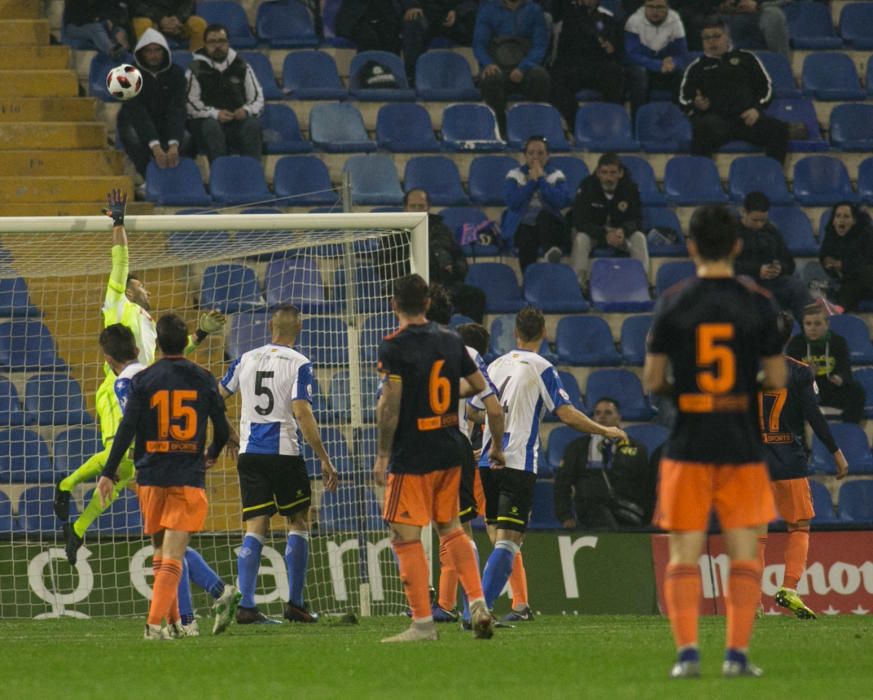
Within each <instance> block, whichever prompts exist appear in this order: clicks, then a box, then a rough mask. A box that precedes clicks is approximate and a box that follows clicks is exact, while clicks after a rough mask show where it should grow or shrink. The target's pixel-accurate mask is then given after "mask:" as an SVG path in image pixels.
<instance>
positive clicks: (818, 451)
mask: <svg viewBox="0 0 873 700" xmlns="http://www.w3.org/2000/svg"><path fill="white" fill-rule="evenodd" d="M830 429H831V432H832V433H833V435H834V440H836V441H837V446H838V447H839V448H840V449H841V450H842V451H843V455H844V456H845V458H846V461H847V462H848V463H849V470H850V472H851V473H852V474H873V455H871V454H870V443H869V442H868V440H867V434H866V433H865V432H864V429H863V428H861V426H859V425H857V424H856V423H830ZM811 469H812V471H814V472H818V473H820V474H836V473H837V469H836V466H835V465H834V459H833V457H832V456H831V454H830V453H829V452H828V450H827V448H826V447H825V446H824V445H823V444H822V442H821V441H820V440H819V439H818V437H816V436H815V435H813V438H812V463H811Z"/></svg>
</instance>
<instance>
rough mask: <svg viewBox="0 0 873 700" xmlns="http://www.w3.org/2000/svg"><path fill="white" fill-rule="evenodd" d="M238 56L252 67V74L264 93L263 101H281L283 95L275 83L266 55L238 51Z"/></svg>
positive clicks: (271, 67)
mask: <svg viewBox="0 0 873 700" xmlns="http://www.w3.org/2000/svg"><path fill="white" fill-rule="evenodd" d="M240 56H242V57H243V58H244V59H245V62H246V63H248V64H249V65H250V66H251V67H252V72H253V73H254V74H255V77H256V78H257V79H258V83H260V85H261V89H262V90H263V91H264V99H265V100H282V99H284V98H285V93H284V92H282V90H281V89H280V88H279V84H278V83H277V82H276V75H275V74H274V73H273V64H272V63H270V58H269V57H268V56H267V55H266V54H263V53H259V52H258V51H240Z"/></svg>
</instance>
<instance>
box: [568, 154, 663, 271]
mask: <svg viewBox="0 0 873 700" xmlns="http://www.w3.org/2000/svg"><path fill="white" fill-rule="evenodd" d="M642 227H643V215H642V206H641V204H640V191H639V189H638V188H637V186H636V184H635V183H634V181H633V180H631V178H630V175H629V174H628V173H627V172H626V171H625V169H624V167H623V166H622V164H621V159H620V158H619V157H618V156H617V155H616V154H615V153H604V154H603V155H602V156H600V158H599V160H598V161H597V169H596V170H595V171H594V174H593V175H589V176H588V177H586V178H585V179H584V180H582V184H581V185H579V190H578V191H577V192H576V199H575V200H574V202H573V214H572V229H573V267H574V268H575V269H576V274H577V275H578V276H579V284H581V285H582V286H583V287H584V286H587V284H588V269H589V267H590V265H591V263H590V260H589V258H590V256H591V250H592V249H593V248H604V247H606V248H608V249H609V254H610V255H611V256H613V257H627V256H630V257H632V258H636V259H637V260H639V261H640V262H641V263H642V264H643V267H644V268H645V269H646V270H648V269H649V249H648V247H647V245H646V237H645V235H644V234H643V232H642V231H641V230H640V229H642Z"/></svg>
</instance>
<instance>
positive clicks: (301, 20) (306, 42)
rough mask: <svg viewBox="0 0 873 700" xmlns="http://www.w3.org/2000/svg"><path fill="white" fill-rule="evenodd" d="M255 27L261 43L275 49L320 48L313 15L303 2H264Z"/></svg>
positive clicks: (294, 0)
mask: <svg viewBox="0 0 873 700" xmlns="http://www.w3.org/2000/svg"><path fill="white" fill-rule="evenodd" d="M255 27H256V28H257V31H258V37H259V38H260V39H261V41H264V42H267V43H269V44H270V48H273V49H298V48H302V47H307V46H318V36H316V34H315V26H314V25H313V23H312V15H311V14H310V13H309V10H308V9H307V8H306V6H304V5H303V3H301V2H297V0H284V2H264V3H261V4H260V5H259V6H258V15H257V19H256V20H255Z"/></svg>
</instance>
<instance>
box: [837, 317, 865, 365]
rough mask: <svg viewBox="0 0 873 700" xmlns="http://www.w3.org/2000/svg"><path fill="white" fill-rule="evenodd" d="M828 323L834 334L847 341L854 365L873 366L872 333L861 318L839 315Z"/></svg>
mask: <svg viewBox="0 0 873 700" xmlns="http://www.w3.org/2000/svg"><path fill="white" fill-rule="evenodd" d="M828 323H829V325H830V329H831V330H832V331H833V332H834V333H836V334H837V335H841V336H843V338H845V339H846V343H847V344H848V345H849V356H850V358H851V360H852V364H853V365H871V364H873V345H871V344H870V331H869V329H868V328H867V324H866V323H865V322H864V321H863V320H862V319H861V318H860V317H859V316H853V315H852V314H837V315H836V316H831V317H830V318H829V319H828Z"/></svg>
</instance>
